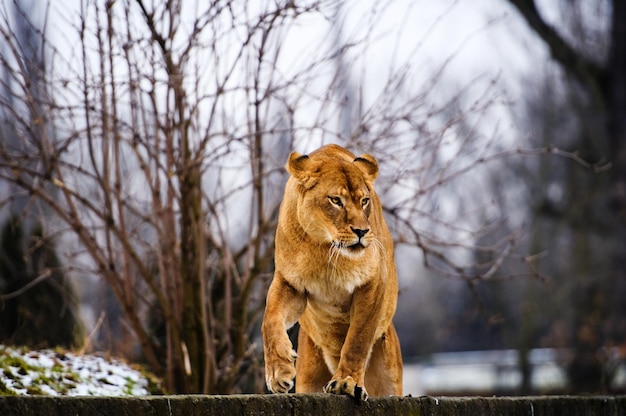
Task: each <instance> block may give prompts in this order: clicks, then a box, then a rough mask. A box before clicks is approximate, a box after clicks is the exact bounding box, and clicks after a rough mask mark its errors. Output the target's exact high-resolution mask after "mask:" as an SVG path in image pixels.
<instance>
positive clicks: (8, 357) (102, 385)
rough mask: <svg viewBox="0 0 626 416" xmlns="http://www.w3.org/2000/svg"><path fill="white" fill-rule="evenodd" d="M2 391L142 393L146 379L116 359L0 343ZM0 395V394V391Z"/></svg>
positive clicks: (23, 392)
mask: <svg viewBox="0 0 626 416" xmlns="http://www.w3.org/2000/svg"><path fill="white" fill-rule="evenodd" d="M0 384H3V385H4V387H5V390H6V392H5V393H4V394H7V393H8V394H10V393H14V394H18V395H28V394H43V395H51V396H56V395H67V396H143V395H148V394H150V392H149V390H148V387H149V384H150V382H149V380H148V378H147V377H146V376H144V375H143V374H142V373H141V372H139V371H137V370H135V369H133V368H131V367H130V366H128V365H127V364H125V363H123V362H121V361H118V360H106V359H104V358H102V357H98V356H93V355H76V354H73V353H69V352H68V353H66V352H57V351H54V350H39V351H27V350H21V349H18V348H12V347H7V346H2V345H0ZM0 394H2V393H0Z"/></svg>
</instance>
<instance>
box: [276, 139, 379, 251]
mask: <svg viewBox="0 0 626 416" xmlns="http://www.w3.org/2000/svg"><path fill="white" fill-rule="evenodd" d="M287 171H288V172H289V173H290V174H291V175H292V177H293V178H294V179H295V180H296V181H297V184H298V186H297V192H298V204H297V218H298V221H299V223H300V225H301V227H302V228H303V229H304V231H305V232H306V234H307V235H308V236H309V237H310V238H312V239H313V240H315V241H316V242H318V243H320V245H322V244H329V245H330V247H331V248H334V249H337V250H338V252H339V254H342V255H344V256H351V257H354V256H360V255H362V254H363V253H364V252H365V249H366V248H367V247H368V246H369V245H370V244H371V243H372V242H374V241H376V236H375V233H374V232H373V231H372V230H371V227H370V223H369V216H370V213H371V211H372V204H373V203H374V201H375V200H376V201H377V199H376V198H373V197H372V196H373V194H374V186H373V183H374V180H375V179H376V177H377V175H378V164H377V162H376V159H374V157H373V156H371V155H367V154H363V155H361V156H359V157H357V158H354V156H353V155H351V154H350V153H349V152H347V151H346V150H344V149H342V148H340V147H339V146H333V145H330V146H326V147H324V148H322V149H320V150H318V151H317V152H314V153H312V154H311V155H309V156H307V155H301V154H300V153H297V152H294V153H292V154H291V155H290V156H289V161H288V162H287Z"/></svg>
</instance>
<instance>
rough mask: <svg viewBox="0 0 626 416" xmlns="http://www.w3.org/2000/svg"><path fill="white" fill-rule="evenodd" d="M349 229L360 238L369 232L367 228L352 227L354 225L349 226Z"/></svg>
mask: <svg viewBox="0 0 626 416" xmlns="http://www.w3.org/2000/svg"><path fill="white" fill-rule="evenodd" d="M350 229H351V230H352V232H354V234H356V235H357V237H359V238H362V237H363V236H364V235H365V234H367V233H368V232H369V228H354V227H350Z"/></svg>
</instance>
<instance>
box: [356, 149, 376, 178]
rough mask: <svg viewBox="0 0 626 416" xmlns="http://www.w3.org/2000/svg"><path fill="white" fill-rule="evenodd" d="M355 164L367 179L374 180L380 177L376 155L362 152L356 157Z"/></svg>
mask: <svg viewBox="0 0 626 416" xmlns="http://www.w3.org/2000/svg"><path fill="white" fill-rule="evenodd" d="M354 165H355V166H356V167H357V168H359V170H360V171H361V172H362V173H363V175H365V177H366V178H367V179H369V180H370V181H372V182H374V180H375V179H376V178H377V177H378V162H376V159H374V156H372V155H368V154H362V155H361V156H359V157H357V158H356V159H354Z"/></svg>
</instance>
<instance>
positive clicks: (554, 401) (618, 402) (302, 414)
mask: <svg viewBox="0 0 626 416" xmlns="http://www.w3.org/2000/svg"><path fill="white" fill-rule="evenodd" d="M0 415H2V416H12V415H20V416H35V415H37V416H39V415H46V416H55V415H59V416H61V415H62V416H66V415H72V416H73V415H90V416H91V415H100V416H113V415H115V416H125V415H127V416H144V415H145V416H148V415H149V416H173V415H184V416H196V415H197V416H199V415H203V416H206V415H216V416H233V415H251V416H252V415H254V416H258V415H266V416H270V415H289V416H292V415H293V416H308V415H311V416H313V415H315V416H334V415H354V416H356V415H381V416H383V415H384V416H395V415H424V416H426V415H428V416H452V415H459V416H460V415H472V416H479V415H489V416H494V415H506V416H521V415H528V416H542V415H554V416H556V415H559V416H560V415H566V416H579V415H580V416H583V415H584V416H594V415H598V416H600V415H601V416H623V415H626V396H618V397H610V396H606V397H605V396H602V397H597V396H592V397H573V396H572V397H570V396H563V397H521V398H450V397H448V398H433V397H420V398H417V397H394V398H370V400H368V401H367V402H365V403H356V402H355V401H354V400H352V399H351V398H349V397H346V396H332V395H326V394H302V395H292V394H290V395H234V396H150V397H133V398H116V397H49V396H30V397H25V396H10V397H0Z"/></svg>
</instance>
